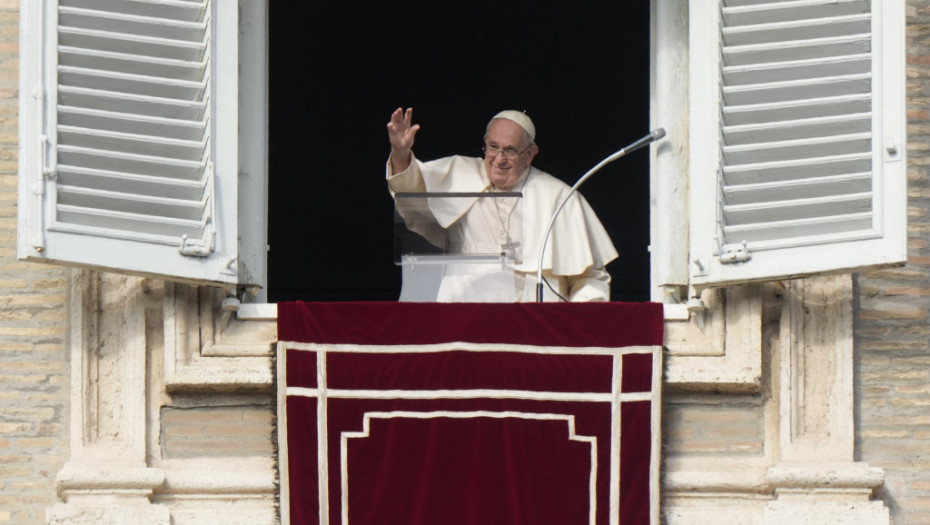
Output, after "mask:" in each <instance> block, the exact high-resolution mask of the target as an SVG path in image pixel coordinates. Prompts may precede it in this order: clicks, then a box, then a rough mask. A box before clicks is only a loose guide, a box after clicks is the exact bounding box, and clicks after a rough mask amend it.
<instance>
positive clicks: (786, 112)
mask: <svg viewBox="0 0 930 525" xmlns="http://www.w3.org/2000/svg"><path fill="white" fill-rule="evenodd" d="M871 107H872V96H871V93H859V94H855V95H843V96H838V97H818V98H810V99H804V100H791V101H785V102H778V103H759V104H745V105H742V106H726V107H724V108H723V110H722V117H723V121H724V124H726V125H731V126H736V125H742V124H759V123H764V122H780V121H783V120H801V119H806V118H819V117H833V116H837V115H844V114H847V113H866V112H868V111H869V110H870V109H871Z"/></svg>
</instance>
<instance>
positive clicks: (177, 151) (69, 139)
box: [58, 126, 206, 161]
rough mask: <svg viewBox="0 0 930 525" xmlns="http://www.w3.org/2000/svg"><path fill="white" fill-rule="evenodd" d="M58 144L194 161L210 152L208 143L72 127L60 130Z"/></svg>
mask: <svg viewBox="0 0 930 525" xmlns="http://www.w3.org/2000/svg"><path fill="white" fill-rule="evenodd" d="M58 140H59V144H61V145H68V146H76V147H82V148H88V149H98V150H104V151H108V152H119V153H129V154H134V155H146V156H151V157H168V158H174V159H181V160H190V161H198V160H200V159H202V158H203V155H204V151H205V148H206V142H205V141H197V142H195V141H190V140H176V139H171V138H166V137H156V136H151V135H131V134H128V133H115V132H111V131H106V130H102V129H87V128H75V127H71V126H58Z"/></svg>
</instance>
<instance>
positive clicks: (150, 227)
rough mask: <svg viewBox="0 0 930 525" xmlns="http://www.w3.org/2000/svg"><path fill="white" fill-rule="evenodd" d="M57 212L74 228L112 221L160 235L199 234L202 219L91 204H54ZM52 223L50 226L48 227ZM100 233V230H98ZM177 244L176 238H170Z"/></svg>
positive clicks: (110, 224)
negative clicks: (176, 217) (131, 211)
mask: <svg viewBox="0 0 930 525" xmlns="http://www.w3.org/2000/svg"><path fill="white" fill-rule="evenodd" d="M55 210H56V211H57V213H58V220H59V221H61V222H62V223H65V224H70V225H72V228H73V229H74V230H76V231H81V230H80V228H75V225H81V226H83V227H93V228H100V229H101V230H106V229H113V223H114V222H118V223H121V224H123V228H121V229H122V230H128V231H132V232H137V233H147V234H155V235H163V236H173V237H175V238H176V237H177V236H178V235H187V236H188V237H195V238H197V237H200V236H201V235H202V234H203V233H202V232H203V227H204V223H202V222H199V221H191V220H185V219H174V218H169V217H155V216H150V215H143V214H138V213H125V212H118V211H111V210H97V209H91V208H82V207H78V206H69V205H66V204H59V205H58V206H56V207H55ZM51 228H52V227H50V229H51ZM101 233H103V231H101ZM173 242H174V243H175V244H177V241H176V239H175V240H174V241H173Z"/></svg>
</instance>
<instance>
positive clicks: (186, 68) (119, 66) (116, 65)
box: [58, 47, 207, 82]
mask: <svg viewBox="0 0 930 525" xmlns="http://www.w3.org/2000/svg"><path fill="white" fill-rule="evenodd" d="M58 53H59V55H58V56H59V63H60V64H61V65H62V66H68V67H73V68H78V69H96V70H100V71H112V72H118V73H125V74H129V75H138V76H144V77H161V78H170V79H174V80H186V81H189V82H202V81H203V76H204V73H205V71H206V67H207V64H206V61H205V60H201V61H200V62H190V61H184V60H175V59H165V58H153V57H140V56H137V55H129V54H125V53H113V52H109V51H88V50H84V49H80V48H76V47H60V48H59V49H58Z"/></svg>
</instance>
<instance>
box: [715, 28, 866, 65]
mask: <svg viewBox="0 0 930 525" xmlns="http://www.w3.org/2000/svg"><path fill="white" fill-rule="evenodd" d="M871 45H872V36H871V35H870V34H864V35H851V36H848V37H845V38H838V37H833V38H823V39H816V40H810V41H808V40H802V41H788V42H772V43H767V44H761V45H747V46H734V47H732V48H730V47H728V48H724V50H723V63H724V65H725V66H740V65H747V64H760V63H768V62H788V61H792V60H811V59H816V58H831V57H842V56H849V55H861V54H863V53H868V52H869V51H870V50H871Z"/></svg>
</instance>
